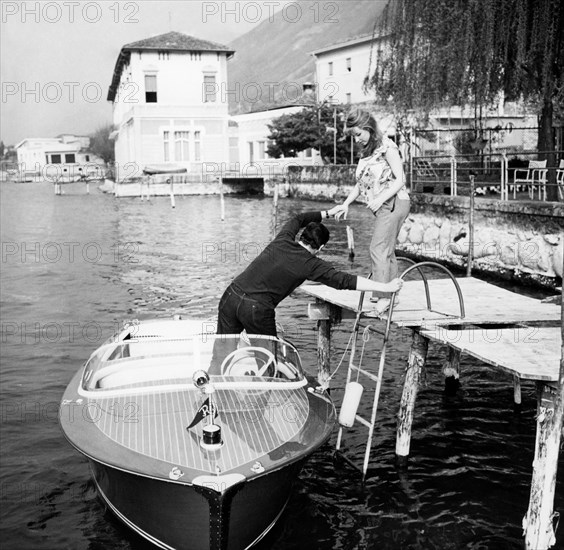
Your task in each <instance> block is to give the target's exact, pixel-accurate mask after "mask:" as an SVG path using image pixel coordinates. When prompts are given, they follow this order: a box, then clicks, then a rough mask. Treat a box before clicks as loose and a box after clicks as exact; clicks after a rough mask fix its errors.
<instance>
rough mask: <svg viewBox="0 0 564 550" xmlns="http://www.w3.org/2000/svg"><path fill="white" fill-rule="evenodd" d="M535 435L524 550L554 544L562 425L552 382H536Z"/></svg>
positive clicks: (524, 520) (524, 521)
mask: <svg viewBox="0 0 564 550" xmlns="http://www.w3.org/2000/svg"><path fill="white" fill-rule="evenodd" d="M537 392H538V401H537V436H536V443H535V458H534V460H533V478H532V481H531V494H530V498H529V508H528V510H527V514H526V515H525V517H524V518H523V531H524V535H525V548H526V550H545V549H548V548H550V547H552V546H553V545H554V544H555V543H556V538H555V535H554V527H553V519H554V514H553V508H554V491H555V487H556V471H557V468H558V451H559V448H560V437H561V433H560V432H561V426H562V404H559V403H558V399H557V396H558V393H559V392H558V390H557V388H556V386H553V385H552V384H545V383H543V382H538V383H537Z"/></svg>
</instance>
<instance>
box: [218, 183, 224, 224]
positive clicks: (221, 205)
mask: <svg viewBox="0 0 564 550" xmlns="http://www.w3.org/2000/svg"><path fill="white" fill-rule="evenodd" d="M219 203H220V209H221V221H224V220H225V199H224V197H223V178H219Z"/></svg>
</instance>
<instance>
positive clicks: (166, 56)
mask: <svg viewBox="0 0 564 550" xmlns="http://www.w3.org/2000/svg"><path fill="white" fill-rule="evenodd" d="M159 59H163V60H164V59H170V58H169V52H163V51H159Z"/></svg>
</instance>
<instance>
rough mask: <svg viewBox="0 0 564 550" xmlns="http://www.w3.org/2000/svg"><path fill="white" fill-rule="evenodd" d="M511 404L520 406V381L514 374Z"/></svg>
mask: <svg viewBox="0 0 564 550" xmlns="http://www.w3.org/2000/svg"><path fill="white" fill-rule="evenodd" d="M513 403H515V405H521V379H520V378H519V377H518V376H517V375H516V374H514V375H513Z"/></svg>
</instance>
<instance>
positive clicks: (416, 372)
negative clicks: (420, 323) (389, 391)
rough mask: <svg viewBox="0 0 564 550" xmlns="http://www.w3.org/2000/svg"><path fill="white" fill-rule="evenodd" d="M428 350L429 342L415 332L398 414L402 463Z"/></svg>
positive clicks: (404, 459)
mask: <svg viewBox="0 0 564 550" xmlns="http://www.w3.org/2000/svg"><path fill="white" fill-rule="evenodd" d="M428 348H429V340H428V339H427V338H425V337H423V336H421V334H419V332H418V331H416V330H414V331H413V336H412V341H411V349H410V350H409V357H408V359H407V369H406V372H405V381H404V383H403V392H402V396H401V403H400V409H399V412H398V429H397V436H396V456H397V459H398V461H399V462H400V463H401V462H404V461H406V460H407V457H408V456H409V445H410V440H411V424H412V423H413V409H414V407H415V398H416V397H417V389H418V386H419V378H420V376H421V372H422V371H423V369H424V368H425V361H426V359H427V349H428Z"/></svg>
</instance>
